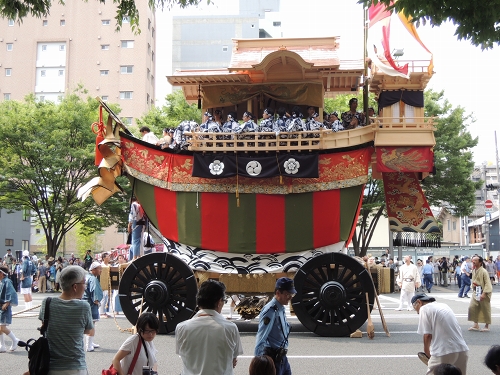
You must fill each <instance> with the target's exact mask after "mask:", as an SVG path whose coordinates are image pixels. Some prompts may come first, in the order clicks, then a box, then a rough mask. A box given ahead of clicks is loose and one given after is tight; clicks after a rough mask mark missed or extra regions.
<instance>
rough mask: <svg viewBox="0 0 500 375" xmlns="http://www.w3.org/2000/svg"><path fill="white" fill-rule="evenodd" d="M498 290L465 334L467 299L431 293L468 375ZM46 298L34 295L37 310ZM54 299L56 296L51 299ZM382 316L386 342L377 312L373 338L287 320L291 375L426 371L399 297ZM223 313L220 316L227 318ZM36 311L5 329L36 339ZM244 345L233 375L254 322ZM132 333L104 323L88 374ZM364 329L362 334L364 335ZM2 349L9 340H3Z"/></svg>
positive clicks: (1, 363) (410, 314)
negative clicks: (443, 307) (453, 326)
mask: <svg viewBox="0 0 500 375" xmlns="http://www.w3.org/2000/svg"><path fill="white" fill-rule="evenodd" d="M498 292H500V286H494V293H493V298H492V314H493V325H492V327H491V331H490V332H470V331H468V330H467V328H468V327H469V326H470V325H471V323H470V322H467V308H468V304H469V300H468V299H460V298H458V296H457V288H456V287H455V286H451V287H449V288H442V287H436V288H434V290H433V293H432V295H433V296H434V297H435V298H436V299H437V300H438V301H440V302H445V303H448V304H449V305H450V307H451V308H452V309H453V310H454V311H455V313H456V316H457V319H458V321H459V323H460V325H461V327H462V331H463V335H464V337H465V340H466V342H467V344H468V346H469V349H470V351H469V366H468V374H469V375H471V374H472V375H476V374H488V373H490V371H489V370H488V369H487V368H486V367H485V366H484V365H483V364H482V361H483V358H484V355H485V354H486V352H487V350H488V349H489V347H490V346H491V345H494V344H500V336H499V333H500V328H499V326H498V325H497V324H496V323H497V322H499V321H500V320H499V317H500V294H499V293H498ZM48 295H49V294H47V295H41V294H34V295H33V296H34V303H33V305H34V306H36V305H38V304H39V303H40V301H41V300H42V299H43V298H44V297H45V296H48ZM51 296H55V294H51ZM380 300H381V303H382V305H383V312H384V316H385V319H386V322H387V325H388V327H389V331H390V334H391V335H390V337H387V336H386V334H385V332H384V330H383V329H382V324H381V320H380V317H379V314H378V312H377V311H376V310H374V311H373V312H372V319H373V323H374V325H375V338H374V339H373V340H370V339H368V338H367V337H366V334H364V336H363V338H357V339H354V338H325V337H319V336H316V335H314V334H312V333H311V332H308V331H306V330H305V329H304V327H303V326H302V325H301V324H300V322H299V321H298V320H297V319H296V318H295V317H290V318H289V321H290V322H291V323H292V326H293V330H292V333H291V334H290V338H289V341H290V347H289V360H290V363H291V366H292V371H293V373H294V374H296V375H297V374H314V375H322V374H360V375H361V374H374V375H378V374H384V375H392V374H394V375H402V374H404V375H419V374H424V373H425V370H426V367H425V366H424V365H423V364H422V363H421V362H420V360H419V359H418V358H417V356H416V353H417V352H419V351H422V348H423V346H422V337H421V336H420V335H418V334H417V333H416V329H417V324H418V315H417V314H416V312H415V311H394V308H395V307H396V306H397V304H398V301H399V296H398V294H384V295H381V296H380ZM19 302H20V306H18V307H15V308H14V313H15V312H16V311H20V310H22V309H23V302H22V297H21V296H20V301H19ZM228 312H229V309H228V307H225V308H224V310H223V313H225V314H226V315H227V314H228ZM37 317H38V309H35V310H33V312H28V313H23V314H22V315H16V316H15V317H14V319H13V323H12V325H11V326H10V328H11V329H12V330H13V331H14V332H15V334H16V336H17V337H18V338H20V339H24V340H26V339H28V338H31V337H37V333H38V332H37V331H36V328H37V327H38V326H39V325H40V322H39V320H38V318H37ZM236 323H237V325H238V327H239V329H240V332H241V338H242V342H243V349H244V352H245V353H244V355H243V356H241V357H240V358H239V361H238V366H237V367H236V369H235V375H245V374H248V365H249V363H250V360H251V358H252V357H253V349H254V343H255V332H256V331H257V321H251V322H245V321H236ZM117 324H118V325H119V326H121V327H122V328H129V327H131V325H130V323H129V322H128V321H127V320H126V319H125V318H124V317H123V315H122V316H119V317H118V318H117V320H116V322H115V320H114V319H112V318H109V319H103V320H101V321H100V322H98V323H97V326H96V338H95V341H96V342H98V343H99V344H100V345H101V348H99V349H96V351H95V352H92V353H87V365H88V369H89V374H92V375H99V374H100V373H101V370H102V369H103V368H107V367H109V366H110V364H111V359H112V358H113V356H114V354H115V353H116V351H117V350H118V348H119V347H120V345H121V344H122V342H123V341H125V339H126V338H127V336H128V333H123V332H121V331H120V330H119V329H118V326H117ZM365 329H366V328H365V326H363V327H361V330H362V331H363V332H365ZM5 341H6V345H10V339H9V338H6V340H5ZM155 345H156V347H157V349H158V350H159V351H160V353H159V355H158V360H159V374H160V375H164V374H180V372H181V368H182V363H181V360H180V358H179V357H178V356H177V355H176V354H175V338H174V336H173V335H158V336H157V337H156V339H155ZM27 364H28V357H27V352H26V351H25V350H24V349H23V348H19V349H17V350H16V351H15V352H7V353H1V354H0V368H1V373H2V374H9V375H15V374H22V373H23V372H24V371H26V370H27ZM214 375H216V374H214Z"/></svg>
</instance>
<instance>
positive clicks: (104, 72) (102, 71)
mask: <svg viewBox="0 0 500 375" xmlns="http://www.w3.org/2000/svg"><path fill="white" fill-rule="evenodd" d="M100 72H101V75H102V76H107V75H108V74H109V70H101V71H100Z"/></svg>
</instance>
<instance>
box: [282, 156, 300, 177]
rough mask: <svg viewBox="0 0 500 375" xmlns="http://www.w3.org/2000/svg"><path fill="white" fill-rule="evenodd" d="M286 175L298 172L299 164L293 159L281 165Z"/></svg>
mask: <svg viewBox="0 0 500 375" xmlns="http://www.w3.org/2000/svg"><path fill="white" fill-rule="evenodd" d="M283 166H284V167H285V173H286V174H296V173H297V172H298V171H299V168H300V163H299V162H298V161H297V160H295V159H294V158H290V159H288V160H287V161H285V162H284V163H283Z"/></svg>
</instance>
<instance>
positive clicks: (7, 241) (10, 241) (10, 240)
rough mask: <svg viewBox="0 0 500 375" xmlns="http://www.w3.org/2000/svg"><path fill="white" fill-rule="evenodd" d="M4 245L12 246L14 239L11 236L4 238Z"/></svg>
mask: <svg viewBox="0 0 500 375" xmlns="http://www.w3.org/2000/svg"><path fill="white" fill-rule="evenodd" d="M5 246H14V240H13V239H11V238H6V239H5Z"/></svg>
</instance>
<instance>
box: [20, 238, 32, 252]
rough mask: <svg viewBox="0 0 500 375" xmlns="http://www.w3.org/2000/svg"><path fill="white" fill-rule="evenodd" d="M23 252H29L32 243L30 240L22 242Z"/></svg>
mask: <svg viewBox="0 0 500 375" xmlns="http://www.w3.org/2000/svg"><path fill="white" fill-rule="evenodd" d="M21 247H22V249H21V250H23V251H24V250H29V249H30V242H29V241H28V240H22V241H21Z"/></svg>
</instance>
